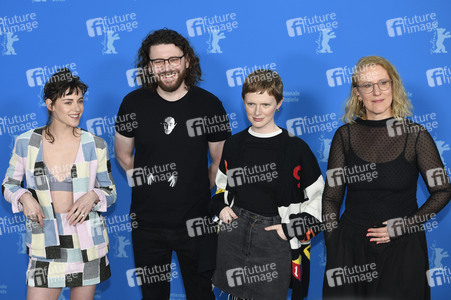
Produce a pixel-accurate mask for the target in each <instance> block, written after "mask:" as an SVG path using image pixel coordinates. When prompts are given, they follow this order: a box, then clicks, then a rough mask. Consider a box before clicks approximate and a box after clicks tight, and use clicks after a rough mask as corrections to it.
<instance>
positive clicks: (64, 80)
mask: <svg viewBox="0 0 451 300" xmlns="http://www.w3.org/2000/svg"><path fill="white" fill-rule="evenodd" d="M87 90H88V86H87V85H86V84H85V83H84V82H83V81H81V80H80V77H78V76H76V75H74V74H72V72H71V71H70V70H69V69H68V68H63V69H59V70H58V71H57V72H56V73H55V74H53V75H52V76H51V77H50V78H49V80H48V81H47V82H46V83H45V86H44V90H43V91H42V99H43V100H44V102H45V101H46V100H47V99H50V101H52V104H51V105H52V106H53V105H54V104H55V101H56V99H58V98H61V97H63V96H64V95H72V93H77V94H78V93H81V94H82V95H84V94H85V93H86V91H87ZM51 123H52V112H51V111H50V110H47V122H46V124H45V127H44V132H45V133H46V135H47V140H48V141H49V142H50V143H53V142H54V141H55V137H54V136H53V135H52V134H51V133H50V127H49V126H50V124H51ZM75 130H76V128H74V130H73V133H74V135H76V134H75V133H76V131H75Z"/></svg>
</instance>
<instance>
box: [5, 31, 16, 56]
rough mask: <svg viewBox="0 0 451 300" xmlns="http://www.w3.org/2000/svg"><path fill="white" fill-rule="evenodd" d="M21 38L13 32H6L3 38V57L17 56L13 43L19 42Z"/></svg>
mask: <svg viewBox="0 0 451 300" xmlns="http://www.w3.org/2000/svg"><path fill="white" fill-rule="evenodd" d="M18 40H19V38H18V37H17V34H14V33H13V32H6V34H5V36H4V38H3V44H2V46H3V55H17V53H16V50H14V48H13V43H14V42H17V41H18Z"/></svg>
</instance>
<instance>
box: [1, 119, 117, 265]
mask: <svg viewBox="0 0 451 300" xmlns="http://www.w3.org/2000/svg"><path fill="white" fill-rule="evenodd" d="M43 129H44V128H43V127H40V128H36V129H33V130H30V131H27V132H25V133H23V134H21V135H19V136H18V137H17V139H16V142H15V145H14V150H13V153H12V157H11V160H10V161H9V167H8V170H7V171H6V176H5V179H4V180H3V184H2V193H3V196H4V197H5V199H6V200H7V201H8V202H10V203H11V204H12V211H13V212H14V213H18V212H21V211H23V207H22V204H21V203H20V202H19V198H20V197H21V196H22V195H23V194H24V193H30V194H31V195H32V196H33V197H34V198H35V199H37V200H38V201H39V204H40V205H41V207H42V211H43V213H44V215H45V219H44V227H43V228H41V226H39V224H38V223H32V222H31V221H30V220H28V219H27V226H26V228H27V234H26V244H27V248H28V254H29V255H30V256H33V257H36V258H44V259H58V258H60V256H61V251H60V248H80V249H81V252H82V257H83V261H84V262H86V261H91V260H94V259H97V258H100V257H103V256H105V255H106V254H107V253H108V250H109V240H108V234H107V231H106V225H105V219H104V218H103V216H102V215H101V213H100V212H105V211H106V210H107V207H109V206H110V205H112V204H113V203H114V202H115V201H116V187H115V185H114V181H113V177H112V176H111V165H110V160H109V155H108V149H107V145H106V143H105V141H104V140H103V139H102V138H100V137H98V136H96V135H94V134H92V133H89V132H87V131H85V130H82V135H81V141H80V146H79V149H78V152H77V155H76V158H75V162H74V163H73V165H72V168H71V177H72V183H73V193H74V198H73V200H74V202H75V201H77V200H78V199H79V198H80V197H82V196H83V195H85V194H86V193H87V192H89V191H94V192H95V193H96V194H97V195H98V196H99V200H100V201H99V202H98V203H97V204H96V205H94V206H93V208H92V211H91V212H90V213H89V215H88V216H87V218H86V219H85V221H84V222H83V224H77V225H76V226H70V227H72V228H64V227H62V226H58V225H57V220H56V217H59V218H60V216H57V215H56V214H55V210H54V209H53V203H52V197H51V193H50V188H49V174H47V171H46V170H45V168H44V161H43V155H42V131H43ZM24 176H25V180H26V185H27V189H25V188H24V181H23V178H24ZM60 235H61V236H64V238H61V239H60Z"/></svg>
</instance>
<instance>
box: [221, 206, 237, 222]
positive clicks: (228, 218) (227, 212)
mask: <svg viewBox="0 0 451 300" xmlns="http://www.w3.org/2000/svg"><path fill="white" fill-rule="evenodd" d="M219 218H220V219H221V221H222V222H224V223H230V222H232V220H235V219H238V217H237V215H236V214H235V213H234V212H233V210H232V209H231V208H230V207H228V206H226V207H224V208H223V209H222V210H221V212H220V213H219Z"/></svg>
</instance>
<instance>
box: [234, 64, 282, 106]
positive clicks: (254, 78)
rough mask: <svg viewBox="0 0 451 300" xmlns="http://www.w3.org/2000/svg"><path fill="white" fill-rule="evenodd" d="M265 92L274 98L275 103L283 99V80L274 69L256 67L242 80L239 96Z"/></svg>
mask: <svg viewBox="0 0 451 300" xmlns="http://www.w3.org/2000/svg"><path fill="white" fill-rule="evenodd" d="M255 92H261V93H264V92H267V93H268V95H270V96H273V97H274V98H275V99H276V102H277V104H279V103H280V101H282V99H283V82H282V78H280V76H279V74H278V73H277V72H276V71H271V70H266V69H257V70H255V71H254V72H252V73H251V74H249V75H248V76H247V77H246V79H245V80H244V84H243V89H242V91H241V97H242V98H243V100H244V96H245V95H246V94H247V93H255Z"/></svg>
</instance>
